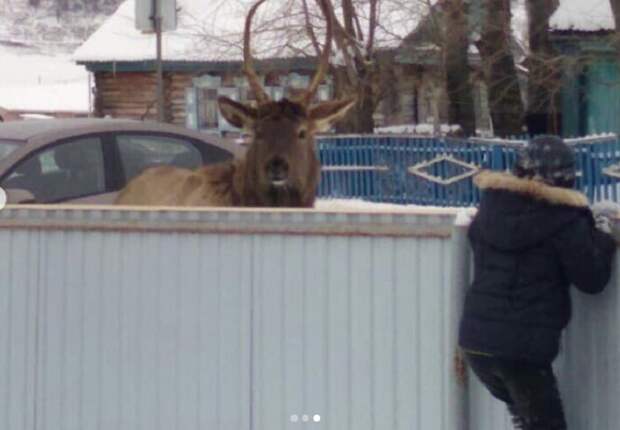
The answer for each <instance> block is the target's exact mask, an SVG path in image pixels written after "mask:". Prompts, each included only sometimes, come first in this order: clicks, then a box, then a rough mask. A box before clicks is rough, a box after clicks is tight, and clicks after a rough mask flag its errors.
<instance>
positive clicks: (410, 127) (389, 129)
mask: <svg viewBox="0 0 620 430" xmlns="http://www.w3.org/2000/svg"><path fill="white" fill-rule="evenodd" d="M460 129H461V127H460V126H459V125H456V124H452V125H451V124H440V131H441V133H453V132H457V131H459V130H460ZM434 130H435V126H434V125H433V124H427V123H420V124H399V125H388V126H385V127H376V128H375V133H396V134H409V133H413V134H434Z"/></svg>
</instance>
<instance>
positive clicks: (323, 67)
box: [300, 0, 334, 105]
mask: <svg viewBox="0 0 620 430" xmlns="http://www.w3.org/2000/svg"><path fill="white" fill-rule="evenodd" d="M318 2H319V4H320V6H321V11H322V12H323V15H324V16H325V19H326V20H327V25H326V27H327V28H326V34H325V46H324V47H323V52H321V57H320V59H319V65H318V67H317V71H316V73H315V75H314V77H313V78H312V82H310V85H309V86H308V89H307V90H306V91H305V92H304V93H303V94H302V95H301V96H300V101H301V102H302V103H303V104H305V105H308V104H309V103H310V102H311V101H312V98H313V97H314V95H315V94H316V91H317V89H318V88H319V84H320V83H321V81H322V80H323V77H324V76H325V73H326V72H327V67H328V66H329V54H330V52H331V46H332V35H333V31H334V30H333V22H332V19H333V17H332V13H331V10H330V7H329V5H328V3H327V1H326V0H318Z"/></svg>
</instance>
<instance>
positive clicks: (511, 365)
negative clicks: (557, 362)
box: [465, 353, 567, 430]
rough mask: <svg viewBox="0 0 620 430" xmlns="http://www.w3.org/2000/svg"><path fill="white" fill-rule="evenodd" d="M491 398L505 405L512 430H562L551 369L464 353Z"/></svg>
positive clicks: (559, 408)
mask: <svg viewBox="0 0 620 430" xmlns="http://www.w3.org/2000/svg"><path fill="white" fill-rule="evenodd" d="M465 358H466V360H467V363H468V364H469V366H470V367H471V369H472V370H473V372H474V373H475V374H476V376H477V377H478V379H479V380H480V381H481V382H482V384H484V386H486V388H487V389H488V390H489V391H490V392H491V394H492V395H493V396H494V397H495V398H497V399H499V400H501V401H503V402H504V403H506V405H507V407H508V410H509V411H510V414H511V415H512V419H513V423H514V425H515V428H516V429H523V430H566V428H567V427H566V421H565V419H564V410H563V408H562V400H561V398H560V393H559V391H558V388H557V381H556V379H555V375H554V374H553V369H552V368H551V365H550V364H549V365H547V366H538V365H534V364H530V363H524V362H518V361H511V360H504V359H500V358H495V357H491V356H486V355H479V354H471V353H465Z"/></svg>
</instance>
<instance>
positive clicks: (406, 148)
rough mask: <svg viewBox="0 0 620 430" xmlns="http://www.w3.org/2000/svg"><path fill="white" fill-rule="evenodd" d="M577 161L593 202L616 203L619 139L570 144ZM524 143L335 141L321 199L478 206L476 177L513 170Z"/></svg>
mask: <svg viewBox="0 0 620 430" xmlns="http://www.w3.org/2000/svg"><path fill="white" fill-rule="evenodd" d="M567 142H568V143H569V144H571V145H573V147H574V148H575V153H576V155H577V171H578V175H577V183H576V188H577V189H578V190H581V191H583V192H584V193H585V194H586V195H587V196H588V198H589V199H590V200H591V201H598V200H602V199H614V200H617V198H618V194H619V189H620V186H619V184H620V141H619V140H618V138H617V136H615V135H604V136H595V137H587V138H582V139H567ZM525 143H526V141H525V140H498V139H491V140H485V139H480V138H476V139H473V138H472V139H459V138H425V137H424V138H423V137H415V136H379V135H367V136H333V137H324V138H321V139H319V140H318V146H317V151H318V154H319V158H320V160H321V163H322V166H323V167H322V173H321V182H320V184H319V189H318V195H319V197H321V198H358V199H363V200H368V201H375V202H385V203H401V204H421V205H431V206H475V205H477V204H478V202H479V201H480V191H479V190H478V189H477V188H476V187H474V185H473V181H472V177H473V176H474V175H475V174H476V173H477V172H478V171H479V170H483V169H491V170H496V171H509V170H510V169H511V168H512V165H513V164H514V161H515V158H516V154H517V149H518V148H519V147H520V146H521V145H523V144H525Z"/></svg>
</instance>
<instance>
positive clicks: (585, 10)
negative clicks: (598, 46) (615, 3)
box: [549, 0, 616, 32]
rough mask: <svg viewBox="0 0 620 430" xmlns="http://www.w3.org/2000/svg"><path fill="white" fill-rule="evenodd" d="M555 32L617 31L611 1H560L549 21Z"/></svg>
mask: <svg viewBox="0 0 620 430" xmlns="http://www.w3.org/2000/svg"><path fill="white" fill-rule="evenodd" d="M549 26H550V28H551V30H555V31H583V32H594V31H605V30H615V28H616V25H615V23H614V15H613V13H612V9H611V4H610V0H560V5H559V6H558V8H557V9H556V11H555V13H554V14H553V15H552V16H551V20H550V21H549Z"/></svg>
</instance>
